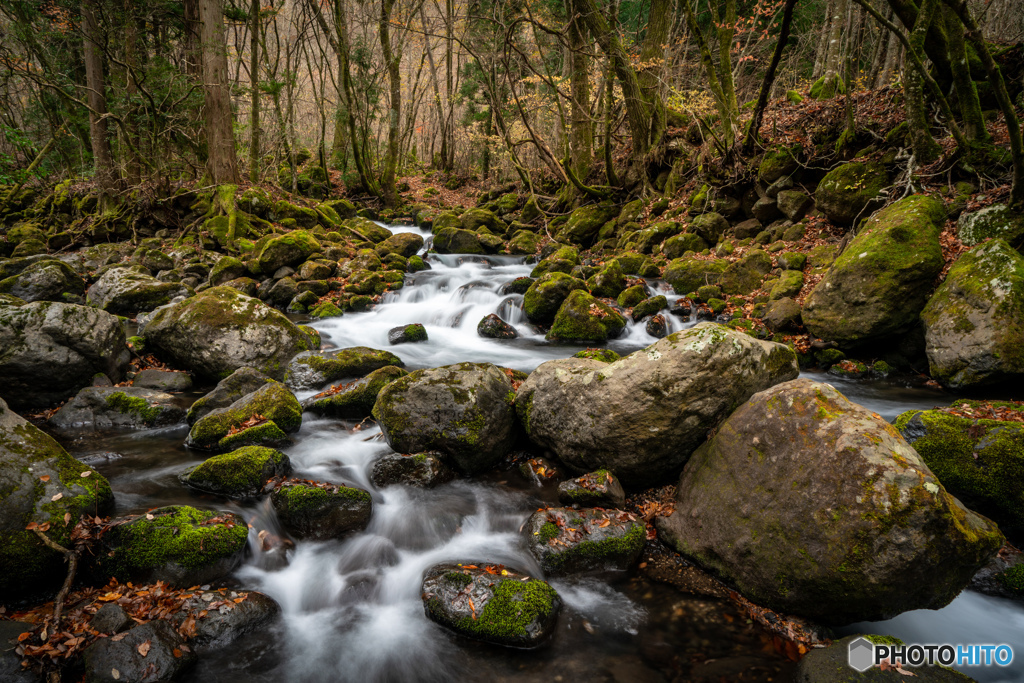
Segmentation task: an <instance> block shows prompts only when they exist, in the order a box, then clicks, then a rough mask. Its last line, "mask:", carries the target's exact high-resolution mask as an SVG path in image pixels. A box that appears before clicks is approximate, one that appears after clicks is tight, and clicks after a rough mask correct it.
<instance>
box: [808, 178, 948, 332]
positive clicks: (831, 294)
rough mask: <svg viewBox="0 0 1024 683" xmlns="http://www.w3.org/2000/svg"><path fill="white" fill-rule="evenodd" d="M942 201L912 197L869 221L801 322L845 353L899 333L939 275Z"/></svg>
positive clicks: (914, 320)
mask: <svg viewBox="0 0 1024 683" xmlns="http://www.w3.org/2000/svg"><path fill="white" fill-rule="evenodd" d="M945 218H946V212H945V209H944V208H943V205H942V201H941V200H939V199H936V198H934V197H928V196H925V195H914V196H912V197H907V198H906V199H901V200H900V201H898V202H896V203H895V204H892V205H891V206H888V207H886V208H885V209H883V210H882V211H879V212H878V213H877V214H875V215H874V216H873V217H872V218H871V219H870V220H868V221H867V223H866V224H865V225H864V226H863V227H862V228H861V230H860V232H859V233H857V236H856V237H855V238H853V240H852V241H851V242H850V244H849V245H848V246H847V247H846V249H845V250H844V251H843V253H842V254H840V255H839V258H837V259H836V261H835V263H833V264H832V267H831V268H829V270H828V272H827V273H826V274H825V277H824V278H822V280H821V281H820V282H819V283H818V284H817V286H815V288H814V290H813V291H812V292H811V294H810V296H808V297H807V300H806V302H805V303H804V308H803V314H802V315H803V322H804V325H805V326H806V327H807V329H808V330H809V331H810V332H811V334H813V335H815V336H816V337H820V338H821V339H825V340H829V341H835V342H838V343H839V344H840V345H846V346H852V345H856V344H859V343H863V342H868V341H874V340H879V339H882V338H885V337H888V336H892V335H895V334H899V333H901V332H905V331H907V330H909V329H910V328H912V327H913V326H914V325H916V324H917V322H918V317H919V316H920V313H921V311H922V309H923V308H924V306H925V303H927V301H928V296H929V294H931V291H932V286H933V283H934V282H935V278H936V277H938V275H939V273H940V272H941V271H942V265H943V259H942V246H941V245H940V244H939V232H940V230H941V229H942V226H943V223H944V221H945Z"/></svg>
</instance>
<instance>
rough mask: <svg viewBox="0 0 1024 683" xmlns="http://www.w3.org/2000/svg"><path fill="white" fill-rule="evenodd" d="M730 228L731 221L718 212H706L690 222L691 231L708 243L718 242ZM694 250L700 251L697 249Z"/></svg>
mask: <svg viewBox="0 0 1024 683" xmlns="http://www.w3.org/2000/svg"><path fill="white" fill-rule="evenodd" d="M728 229H729V221H727V220H725V217H724V216H722V215H721V214H718V213H713V212H712V213H704V214H701V215H700V216H697V217H696V218H694V219H693V222H691V223H690V232H692V233H693V234H695V235H696V236H697V237H700V238H701V239H702V240H704V241H705V242H707V243H708V244H712V245H713V244H717V243H718V239H719V238H720V237H721V236H722V235H724V234H725V232H726V230H728ZM694 251H699V250H698V249H695V250H694Z"/></svg>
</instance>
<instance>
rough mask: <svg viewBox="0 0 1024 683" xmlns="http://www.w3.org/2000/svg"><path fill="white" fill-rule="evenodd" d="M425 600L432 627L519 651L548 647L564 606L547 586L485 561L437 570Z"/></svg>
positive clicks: (426, 585) (426, 583)
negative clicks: (440, 627) (442, 627)
mask: <svg viewBox="0 0 1024 683" xmlns="http://www.w3.org/2000/svg"><path fill="white" fill-rule="evenodd" d="M488 567H490V568H491V569H492V571H491V572H488V571H487V568H488ZM420 594H421V595H422V598H423V607H424V609H425V611H426V614H427V618H428V619H430V620H431V621H434V622H436V623H438V624H440V625H442V626H444V627H445V628H447V629H449V630H451V631H452V632H454V633H457V634H458V635H460V636H463V637H465V638H471V639H473V640H480V641H483V642H485V643H492V644H494V645H504V646H507V647H516V648H531V647H537V646H538V645H540V644H542V643H543V642H544V641H546V640H547V639H548V638H549V637H550V636H551V634H552V633H554V630H555V624H556V622H557V619H558V612H559V609H560V608H561V606H562V601H561V599H560V598H559V597H558V593H556V592H555V589H554V588H552V587H551V586H549V585H548V584H547V583H546V582H544V581H541V580H540V579H535V578H532V577H530V576H528V575H526V574H523V573H521V572H517V571H514V570H511V569H506V568H505V567H503V566H499V565H488V564H487V563H485V562H481V561H474V562H472V563H470V562H467V563H465V564H458V563H454V564H439V565H435V566H433V567H431V568H430V569H428V570H427V572H426V575H425V576H424V578H423V584H422V586H421V587H420Z"/></svg>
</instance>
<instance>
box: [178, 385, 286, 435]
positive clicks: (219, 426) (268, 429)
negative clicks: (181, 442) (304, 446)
mask: <svg viewBox="0 0 1024 683" xmlns="http://www.w3.org/2000/svg"><path fill="white" fill-rule="evenodd" d="M301 426H302V406H301V405H299V401H298V399H296V398H295V395H294V394H292V392H290V391H288V388H287V387H286V386H285V385H283V384H281V383H280V382H268V383H267V384H264V385H263V386H262V387H260V388H259V389H257V390H256V391H254V392H252V393H251V394H247V395H245V396H243V397H242V398H240V399H238V400H237V401H235V402H234V403H232V404H231V405H229V406H228V407H227V408H217V409H215V410H212V411H210V412H209V413H208V414H207V415H205V416H203V417H202V418H200V419H199V420H197V421H196V423H195V424H193V425H192V429H191V430H190V431H189V433H188V438H187V439H186V440H185V445H186V446H188V447H189V448H198V449H201V450H220V451H229V450H233V449H235V448H239V447H241V446H265V445H280V444H282V443H284V442H285V441H286V440H287V435H288V434H291V433H292V432H296V431H298V430H299V427H301Z"/></svg>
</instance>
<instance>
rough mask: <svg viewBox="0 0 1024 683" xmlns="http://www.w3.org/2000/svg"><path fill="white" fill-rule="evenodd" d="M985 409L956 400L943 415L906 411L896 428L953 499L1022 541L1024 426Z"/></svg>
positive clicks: (1011, 411) (1011, 407) (1011, 408)
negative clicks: (985, 516)
mask: <svg viewBox="0 0 1024 683" xmlns="http://www.w3.org/2000/svg"><path fill="white" fill-rule="evenodd" d="M995 408H996V409H997V410H998V409H1008V410H1006V412H1007V413H1008V415H1009V416H1010V419H1009V420H1004V419H999V418H1000V417H1001V416H1000V414H999V412H997V411H996V410H992V406H990V405H988V404H977V403H975V402H973V401H957V402H955V403H953V405H952V406H950V408H949V409H945V410H939V409H936V410H908V411H907V412H905V413H903V414H902V415H900V416H899V417H897V418H896V428H897V429H898V430H899V432H900V434H901V435H902V436H903V438H905V439H906V440H907V442H908V443H910V445H911V446H913V447H914V450H915V451H917V453H918V455H920V456H921V459H922V460H924V462H925V464H926V465H928V468H929V469H930V470H931V471H932V472H933V473H934V474H935V476H936V477H938V478H939V481H940V482H942V485H943V486H944V487H946V489H947V490H948V491H949V492H950V493H952V494H953V495H954V496H956V497H957V498H959V499H960V500H962V501H963V502H964V503H965V504H966V505H969V506H970V507H971V509H972V510H977V511H978V512H980V513H982V514H983V515H987V516H989V517H991V518H992V519H993V520H994V521H995V522H997V523H998V524H999V528H1000V529H1002V530H1003V532H1004V533H1006V535H1008V536H1009V537H1010V538H1011V540H1013V541H1015V542H1019V539H1022V538H1024V477H1021V474H1020V473H1021V472H1024V423H1021V422H1016V421H1014V419H1013V418H1015V417H1016V418H1019V417H1020V416H1021V413H1020V412H1017V409H1018V408H1019V406H1017V405H1015V404H1002V405H1001V404H998V403H997V404H995Z"/></svg>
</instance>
